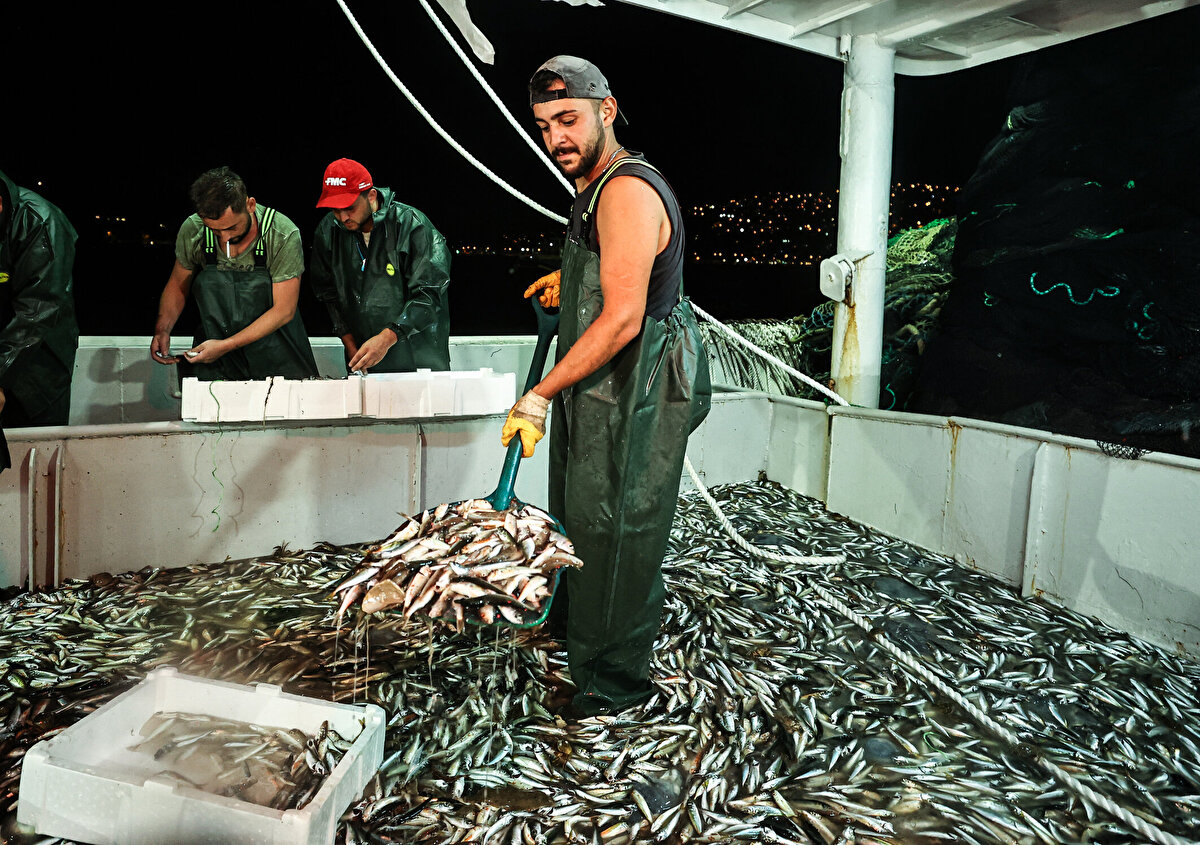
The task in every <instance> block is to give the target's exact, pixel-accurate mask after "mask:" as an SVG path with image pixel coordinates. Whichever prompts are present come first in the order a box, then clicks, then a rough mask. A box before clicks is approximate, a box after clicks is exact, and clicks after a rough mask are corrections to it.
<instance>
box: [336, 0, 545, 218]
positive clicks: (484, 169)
mask: <svg viewBox="0 0 1200 845" xmlns="http://www.w3.org/2000/svg"><path fill="white" fill-rule="evenodd" d="M337 4H338V5H339V6H341V7H342V12H343V13H345V15H346V19H347V20H348V21H350V25H351V26H352V27H354V31H355V32H356V33H358V37H359V38H361V39H362V43H363V44H365V45H366V46H367V49H368V50H370V51H371V55H372V56H374V57H375V61H376V62H378V63H379V66H380V67H381V68H383V72H384V73H386V74H387V75H388V78H389V79H391V80H392V82H394V83H395V84H396V87H397V88H399V89H400V93H402V94H403V95H404V96H405V97H407V98H408V101H409V102H410V103H412V105H413V108H415V109H416V110H417V112H418V113H419V114H420V115H421V117H423V118H425V122H426V123H428V124H429V125H430V126H431V127H433V130H434V131H435V132H437V133H438V134H439V135H441V136H442V139H443V140H445V142H446V143H447V144H449V145H450V146H451V147H453V148H454V149H455V150H457V151H458V152H459V154H460V155H461V156H462V157H463V158H465V159H466V160H467V161H469V162H470V163H471V164H472V165H474V166H475V167H476V168H477V169H478V170H479V172H480V173H482V174H483V175H484V176H486V177H488V178H489V179H491V180H492V181H493V182H495V183H496V184H497V185H499V186H500V187H501V188H503V189H504V190H506V191H508V192H509V193H510V194H512V195H513V196H514V197H516V198H517V199H519V200H520V201H521V202H523V203H525V204H526V205H528V206H529V207H530V208H532V209H534V210H536V211H540V212H541V213H542V214H544V215H546V216H547V217H549V218H550V219H551V220H554V221H556V222H558V223H561V224H562V225H564V226H566V225H567V218H565V217H563V216H561V215H559V214H555V213H554V212H553V211H551V210H550V209H548V208H545V207H543V206H541V205H539V204H538V203H536V202H534V201H533V200H532V199H530V198H529V197H527V196H525V195H524V194H523V193H521V192H520V191H518V190H517V189H516V188H514V187H512V186H511V185H509V184H508V183H507V182H505V181H504V180H503V179H501V178H500V177H499V176H497V175H496V174H495V173H493V172H492V171H491V170H489V169H488V168H487V166H486V165H485V164H483V162H481V161H479V159H477V158H475V156H473V155H471V154H470V153H469V152H467V151H466V149H465V148H463V146H462V145H461V144H459V143H458V142H457V141H455V140H454V139H453V138H451V137H450V135H449V133H447V132H446V130H445V129H443V128H442V127H441V126H440V125H439V124H438V122H437V121H436V120H434V119H433V116H432V115H431V114H430V113H429V112H428V111H426V110H425V107H424V106H422V105H421V104H420V103H419V102H418V101H417V98H416V97H414V96H413V94H412V92H411V91H409V90H408V88H407V87H405V85H404V83H403V82H401V81H400V80H399V78H397V76H396V74H394V73H392V69H391V68H390V67H388V64H387V62H385V61H384V60H383V56H381V55H379V51H378V50H376V49H375V45H374V44H372V43H371V39H369V38H367V34H366V33H365V32H363V30H362V27H360V26H359V25H358V21H357V20H355V19H354V15H353V14H351V12H350V9H349V8H348V7H347V6H346V3H345V0H337ZM522 135H524V133H522Z"/></svg>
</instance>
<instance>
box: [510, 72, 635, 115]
mask: <svg viewBox="0 0 1200 845" xmlns="http://www.w3.org/2000/svg"><path fill="white" fill-rule="evenodd" d="M542 71H549V72H550V73H552V74H554V75H555V76H557V77H558V78H559V79H561V80H562V81H563V82H564V83H566V86H567V87H566V88H555V89H554V90H552V91H538V92H535V91H534V90H533V78H532V77H531V78H530V80H529V106H530V108H532V107H533V106H534V104H536V103H549V102H551V101H552V100H566V99H576V98H578V99H582V100H603V99H604V98H605V97H611V96H613V93H612V89H611V88H609V87H608V80H607V79H605V78H604V74H602V73H601V72H600V68H598V67H596V66H595V65H594V64H592V63H591V62H589V61H588V60H587V59H581V58H579V57H578V56H555V57H554V58H552V59H549V60H547V61H545V62H543V63H542V66H541V67H539V68H538V69H537V71H536V72H535V73H534V76H535V77H536V76H537V75H538V74H539V73H541V72H542ZM617 119H618V120H619V121H620V122H621V123H622V124H628V123H629V121H628V120H627V119H626V118H625V115H624V113H622V111H621V109H620V107H619V106H618V107H617Z"/></svg>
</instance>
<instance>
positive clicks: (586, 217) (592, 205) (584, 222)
mask: <svg viewBox="0 0 1200 845" xmlns="http://www.w3.org/2000/svg"><path fill="white" fill-rule="evenodd" d="M627 162H629V163H633V164H640V165H642V167H646V168H649V169H650V170H653V171H654V172H655V173H657V174H658V175H659V176H660V177H662V180H663V182H664V183H665V184H666V185H667V188H668V189H670V190H671V193H672V194H674V193H675V191H674V189H672V188H671V185H670V183H669V182H667V177H666V176H663V175H662V171H661V170H659V169H658V168H657V167H655V166H654V165H653V164H651V163H650V162H648V161H645V160H644V159H640V158H636V157H634V156H626V157H625V158H619V159H617V160H616V161H614V162H613V163H612V164H610V165H609V166H608V167H607V168H606V169H605V171H604V172H603V173H602V174H600V178H599V179H597V180H596V190H595V191H594V192H593V193H592V198H591V200H589V201H588V205H587V208H586V209H584V211H583V214H582V215H581V216H580V218H579V222H580V226H579V234H580V236H581V237H582V238H583V240H584V243H590V242H591V240H590V239H591V222H590V221H591V217H592V214H593V212H595V210H596V203H597V202H599V201H600V192H601V191H602V190H604V183H605V182H607V181H608V179H609V177H611V176H612V175H613V174H614V173H616V172H617V168H618V167H620V166H621V165H622V164H625V163H627ZM675 202H676V204H677V205H678V203H679V200H678V199H676V200H675ZM663 210H664V211H665V210H666V206H665V204H664V206H663ZM669 216H670V215H669V214H668V217H669ZM682 216H683V215H682V209H681V210H680V218H681V219H682ZM683 296H684V294H683V278H682V274H681V276H680V279H679V293H678V294H676V296H675V302H676V303H679V302H681V301H682V300H683Z"/></svg>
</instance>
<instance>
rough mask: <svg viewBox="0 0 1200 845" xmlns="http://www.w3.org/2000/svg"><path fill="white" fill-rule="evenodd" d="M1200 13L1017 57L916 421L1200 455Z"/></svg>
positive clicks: (966, 216)
mask: <svg viewBox="0 0 1200 845" xmlns="http://www.w3.org/2000/svg"><path fill="white" fill-rule="evenodd" d="M1197 36H1200V9H1189V10H1185V11H1183V12H1180V13H1178V14H1171V15H1168V16H1165V17H1164V18H1162V19H1161V20H1160V21H1157V22H1154V23H1153V24H1152V25H1147V24H1138V25H1135V26H1131V27H1125V28H1122V30H1121V31H1120V33H1116V32H1113V33H1106V34H1102V35H1098V36H1092V37H1090V38H1086V39H1081V40H1080V41H1077V42H1072V43H1071V44H1066V45H1061V46H1059V47H1055V48H1053V49H1051V50H1045V51H1040V52H1038V53H1035V54H1033V55H1031V56H1029V57H1027V58H1026V59H1023V60H1022V64H1021V65H1020V67H1019V70H1018V72H1017V73H1016V75H1015V81H1014V85H1013V89H1012V91H1011V93H1010V100H1011V102H1010V111H1009V114H1008V118H1007V120H1006V123H1005V126H1004V128H1003V129H1002V131H1001V132H1000V134H999V135H998V136H997V137H996V139H995V140H994V141H993V142H992V143H991V144H990V145H989V146H988V148H987V149H986V150H985V151H984V154H983V156H982V158H981V161H980V163H979V165H978V167H977V169H976V172H975V174H974V175H973V176H972V178H971V179H970V181H969V182H968V184H967V185H966V186H965V187H964V189H963V190H962V191H961V192H960V194H959V208H958V220H959V227H958V232H957V237H956V243H955V246H954V253H953V271H954V275H955V279H956V281H955V285H954V293H953V295H952V296H950V297H949V298H948V300H947V302H946V303H945V307H944V309H943V310H942V318H941V321H940V324H941V325H940V333H939V335H938V337H937V338H936V339H934V340H932V342H931V343H930V345H929V349H928V352H927V354H926V355H924V356H922V360H921V368H920V372H919V373H918V375H917V379H916V384H915V387H914V390H913V394H912V396H911V398H910V400H909V403H908V407H909V409H910V410H915V411H922V412H928V413H935V414H957V415H961V416H971V417H976V418H983V419H992V420H995V421H999V422H1005V423H1011V424H1014V425H1021V426H1028V427H1033V428H1041V429H1046V430H1049V431H1052V432H1055V433H1060V434H1068V435H1073V436H1077V437H1084V438H1088V439H1093V440H1096V441H1097V442H1098V443H1100V444H1101V446H1102V448H1104V449H1105V451H1106V452H1107V453H1108V454H1112V455H1115V456H1120V457H1131V458H1132V457H1137V456H1138V455H1139V454H1141V453H1143V452H1144V451H1146V450H1154V451H1163V452H1175V453H1179V454H1185V455H1191V456H1200V442H1197V440H1196V438H1192V437H1191V436H1190V435H1191V427H1192V424H1193V422H1194V421H1196V420H1200V402H1197V398H1198V397H1200V285H1198V284H1197V279H1198V277H1200V238H1198V237H1197V232H1198V231H1200V200H1198V197H1200V167H1198V165H1197V157H1196V154H1195V150H1196V141H1197V136H1198V135H1200V65H1198V64H1197V63H1196V62H1195V61H1194V60H1193V59H1192V58H1191V56H1190V53H1189V49H1190V48H1189V47H1188V45H1190V44H1192V43H1194V42H1195V39H1196V38H1197Z"/></svg>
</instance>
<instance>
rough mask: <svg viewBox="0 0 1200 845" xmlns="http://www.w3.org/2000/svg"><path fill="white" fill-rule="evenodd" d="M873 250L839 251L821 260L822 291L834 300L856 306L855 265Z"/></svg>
mask: <svg viewBox="0 0 1200 845" xmlns="http://www.w3.org/2000/svg"><path fill="white" fill-rule="evenodd" d="M870 255H874V253H871V252H852V253H849V254H842V253H840V252H839V253H838V254H837V255H834V256H832V257H831V258H826V259H823V260H822V261H821V293H823V294H825V296H827V297H829V298H830V299H832V300H833V301H834V302H844V303H846V304H847V305H849V306H851V307H853V306H854V273H855V269H854V268H855V266H856V265H857V264H858V262H860V261H862V260H863V259H864V258H867V257H868V256H870Z"/></svg>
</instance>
